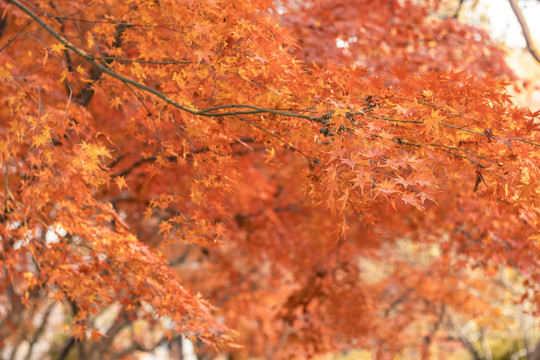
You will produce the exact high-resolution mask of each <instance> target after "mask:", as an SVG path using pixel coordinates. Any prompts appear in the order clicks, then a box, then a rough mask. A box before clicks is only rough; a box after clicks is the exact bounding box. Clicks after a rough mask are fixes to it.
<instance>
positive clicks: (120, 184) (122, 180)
mask: <svg viewBox="0 0 540 360" xmlns="http://www.w3.org/2000/svg"><path fill="white" fill-rule="evenodd" d="M114 181H115V182H116V185H117V186H118V188H119V189H120V190H122V188H124V187H125V188H128V189H129V187H128V186H127V184H126V179H125V177H124V176H117V177H115V178H114Z"/></svg>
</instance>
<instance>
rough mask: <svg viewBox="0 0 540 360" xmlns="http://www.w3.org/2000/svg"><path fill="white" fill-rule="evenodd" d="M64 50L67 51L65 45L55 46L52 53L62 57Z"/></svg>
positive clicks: (52, 47)
mask: <svg viewBox="0 0 540 360" xmlns="http://www.w3.org/2000/svg"><path fill="white" fill-rule="evenodd" d="M64 50H66V46H65V45H64V44H54V45H53V46H51V51H52V52H53V53H55V54H56V55H60V54H61V53H62V51H64Z"/></svg>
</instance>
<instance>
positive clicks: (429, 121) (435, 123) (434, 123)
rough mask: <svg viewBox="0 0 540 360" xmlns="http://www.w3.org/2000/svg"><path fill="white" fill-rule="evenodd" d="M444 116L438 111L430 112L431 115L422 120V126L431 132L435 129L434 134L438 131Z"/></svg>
mask: <svg viewBox="0 0 540 360" xmlns="http://www.w3.org/2000/svg"><path fill="white" fill-rule="evenodd" d="M445 118H446V117H445V116H444V115H440V110H432V111H431V114H430V115H428V116H427V117H426V118H424V125H425V126H426V127H427V128H428V129H429V130H431V129H432V128H433V129H435V131H436V132H438V131H439V123H440V122H441V120H443V119H445Z"/></svg>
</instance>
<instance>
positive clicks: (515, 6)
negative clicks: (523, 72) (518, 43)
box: [508, 0, 540, 63]
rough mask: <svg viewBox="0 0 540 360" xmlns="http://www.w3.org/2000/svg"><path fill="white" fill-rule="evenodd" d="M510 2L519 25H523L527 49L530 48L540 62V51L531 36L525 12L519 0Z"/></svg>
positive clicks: (509, 0)
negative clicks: (522, 10) (520, 6)
mask: <svg viewBox="0 0 540 360" xmlns="http://www.w3.org/2000/svg"><path fill="white" fill-rule="evenodd" d="M508 2H509V3H510V7H511V8H512V11H513V12H514V15H516V19H517V21H518V22H519V26H521V32H522V33H523V38H524V39H525V42H526V43H527V49H529V52H530V53H531V55H532V56H533V57H534V59H535V60H536V61H537V62H539V63H540V51H539V50H538V49H537V48H536V45H535V44H534V40H533V38H532V37H531V33H530V31H529V26H528V25H527V21H525V17H524V16H523V13H522V12H521V9H520V8H519V6H518V4H517V1H516V0H508Z"/></svg>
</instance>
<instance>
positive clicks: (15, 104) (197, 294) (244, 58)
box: [0, 0, 540, 358]
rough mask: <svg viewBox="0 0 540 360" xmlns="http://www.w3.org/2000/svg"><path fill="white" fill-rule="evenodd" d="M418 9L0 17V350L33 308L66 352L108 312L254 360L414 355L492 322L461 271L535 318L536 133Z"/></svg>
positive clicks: (71, 9) (482, 63) (494, 54)
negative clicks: (60, 334) (460, 318)
mask: <svg viewBox="0 0 540 360" xmlns="http://www.w3.org/2000/svg"><path fill="white" fill-rule="evenodd" d="M427 3H428V4H427V5H425V4H424V5H423V2H413V1H397V0H394V1H383V0H378V1H364V0H356V1H335V0H314V1H310V2H309V3H307V2H306V3H304V2H296V1H285V2H281V3H279V4H278V3H276V2H273V1H270V0H246V1H225V0H206V1H205V0H201V1H191V0H187V1H178V0H156V1H138V0H137V1H135V0H125V1H117V0H93V1H74V0H57V1H49V0H29V1H20V0H3V1H1V2H0V9H1V12H2V20H1V22H0V25H1V26H0V28H1V30H0V34H1V37H0V84H1V86H0V101H1V106H0V130H1V132H0V164H1V169H2V178H3V179H2V181H1V183H0V204H1V209H0V210H1V213H2V214H1V223H0V237H1V250H0V254H1V257H0V264H1V265H2V272H1V281H0V287H1V290H2V291H1V292H0V294H2V295H1V296H0V302H1V307H0V321H1V322H2V326H1V327H0V335H1V336H0V338H2V339H3V340H1V341H4V342H3V343H0V344H1V345H2V346H11V347H13V346H14V344H17V343H18V342H20V341H23V340H24V339H25V336H30V335H29V334H33V333H34V332H35V331H37V330H36V329H35V328H34V327H35V324H34V325H32V321H31V319H32V318H33V317H35V316H38V314H41V312H42V311H43V309H44V308H46V307H47V306H49V304H50V301H51V300H54V301H56V302H57V303H59V304H66V305H68V306H69V308H70V311H71V312H72V315H71V316H72V318H70V319H71V320H69V324H70V327H71V333H70V334H71V336H73V337H74V338H76V339H78V340H80V341H82V342H83V343H84V342H85V341H90V342H91V339H90V338H85V337H87V336H89V335H88V334H89V332H88V331H87V330H88V329H92V328H97V325H95V322H94V319H96V317H98V315H99V314H101V313H102V312H104V311H105V310H106V309H108V308H110V307H111V306H113V305H114V306H116V307H117V308H118V309H120V310H119V311H118V319H117V320H118V321H120V320H122V321H124V320H125V321H127V322H128V323H133V321H134V320H135V319H146V320H147V321H148V323H149V324H154V325H152V326H157V325H155V322H156V320H155V319H156V317H157V316H160V317H162V318H168V319H169V320H170V324H171V329H174V330H176V331H177V332H179V333H184V334H186V335H187V336H189V337H191V338H197V339H199V340H201V341H204V342H206V343H214V344H218V345H220V346H225V348H226V346H227V343H230V342H231V341H232V342H235V343H238V344H239V345H242V346H243V350H238V351H240V352H242V353H244V354H250V355H257V356H266V357H267V358H287V357H288V356H292V355H294V356H295V357H304V356H311V355H313V354H315V353H322V352H326V351H332V350H336V349H349V348H353V347H364V348H369V349H371V350H373V351H375V352H376V354H377V356H378V357H377V358H384V357H385V356H388V357H389V358H390V356H392V354H396V353H398V352H400V351H402V350H403V349H406V348H412V349H417V350H418V351H422V353H423V354H425V353H426V351H427V350H426V349H427V348H428V347H429V343H430V342H429V341H427V340H425V339H428V340H429V339H430V338H431V337H433V336H434V333H435V331H436V330H437V328H438V327H439V324H440V322H441V318H443V317H444V316H445V314H446V313H448V312H455V313H460V314H465V315H466V316H470V317H475V316H479V315H484V316H494V315H496V314H497V309H496V307H493V305H494V304H495V305H496V304H497V301H498V300H497V294H495V293H494V292H493V291H492V290H490V289H491V288H490V287H489V286H488V284H489V281H488V280H487V278H483V279H478V278H475V277H472V276H471V275H470V274H471V271H470V270H468V268H471V267H480V268H482V269H483V270H484V271H486V273H488V274H489V273H490V272H493V270H494V269H495V268H497V267H499V266H503V265H505V266H511V267H513V268H515V269H517V270H518V271H519V273H520V274H521V276H522V277H523V279H524V280H525V281H526V284H527V289H528V290H527V291H526V292H525V294H524V295H523V298H522V300H523V301H531V302H532V303H533V304H536V306H538V305H540V288H539V284H540V262H539V261H540V260H539V259H540V257H539V251H540V249H539V247H540V237H539V236H538V233H539V232H538V231H539V227H540V224H539V223H538V219H539V210H540V208H539V205H538V204H540V201H539V198H538V197H539V182H538V178H539V175H540V171H539V167H538V163H539V157H540V150H539V146H540V137H539V135H538V131H539V126H538V124H539V122H540V121H539V115H540V113H539V112H536V113H533V112H532V111H530V110H528V109H523V108H519V107H517V106H515V105H514V104H513V103H512V99H511V97H510V96H509V95H508V93H507V91H506V86H508V85H509V84H510V83H509V80H511V79H512V78H513V75H512V73H511V71H510V70H508V68H507V67H506V65H505V63H504V60H503V52H502V51H501V50H499V49H498V48H497V47H496V46H495V45H494V44H493V43H492V42H491V40H490V39H489V37H488V35H487V34H486V33H484V32H482V31H480V30H477V29H474V28H472V27H470V26H468V25H464V24H462V23H460V22H458V21H457V20H456V19H455V18H453V17H451V16H449V17H445V16H443V15H441V14H445V11H447V10H448V8H447V6H448V4H446V3H448V2H447V1H445V2H443V1H429V2H427ZM404 241H405V242H406V244H408V245H406V246H405V245H403V242H404ZM404 246H405V247H407V248H408V249H409V250H407V251H406V250H405V249H404ZM411 247H412V248H414V249H416V250H414V249H413V250H411ZM428 249H431V250H428ZM417 250H421V251H420V252H419V251H417ZM411 251H412V252H414V253H415V254H416V255H415V258H414V259H413V258H411V255H410V253H411ZM433 254H436V255H433ZM374 268H375V270H374ZM187 289H189V290H187ZM210 304H212V305H210ZM40 316H41V315H40ZM126 319H127V320H126ZM216 319H217V320H216ZM128 320H129V321H128ZM4 324H5V326H4ZM24 329H26V330H24ZM113 329H116V328H114V326H113V327H111V328H110V329H109V334H108V336H109V337H108V339H110V341H105V342H102V343H101V344H102V345H103V344H105V345H106V346H101V347H99V346H98V347H94V348H92V349H94V350H95V349H98V350H95V351H101V354H104V353H108V354H113V353H115V352H117V353H121V351H122V346H123V344H124V343H122V342H114V341H113V340H114V337H115V336H116V335H117V333H118V332H112V331H111V330H113ZM62 330H63V329H62ZM101 331H103V330H101ZM419 333H420V334H421V336H419V335H418V334H419ZM169 335H170V336H174V335H172V333H171V334H169ZM99 336H100V335H99V334H98V333H97V332H93V333H92V340H93V339H95V338H96V337H99ZM94 350H93V351H94ZM80 351H83V350H80ZM81 358H82V357H81Z"/></svg>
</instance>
